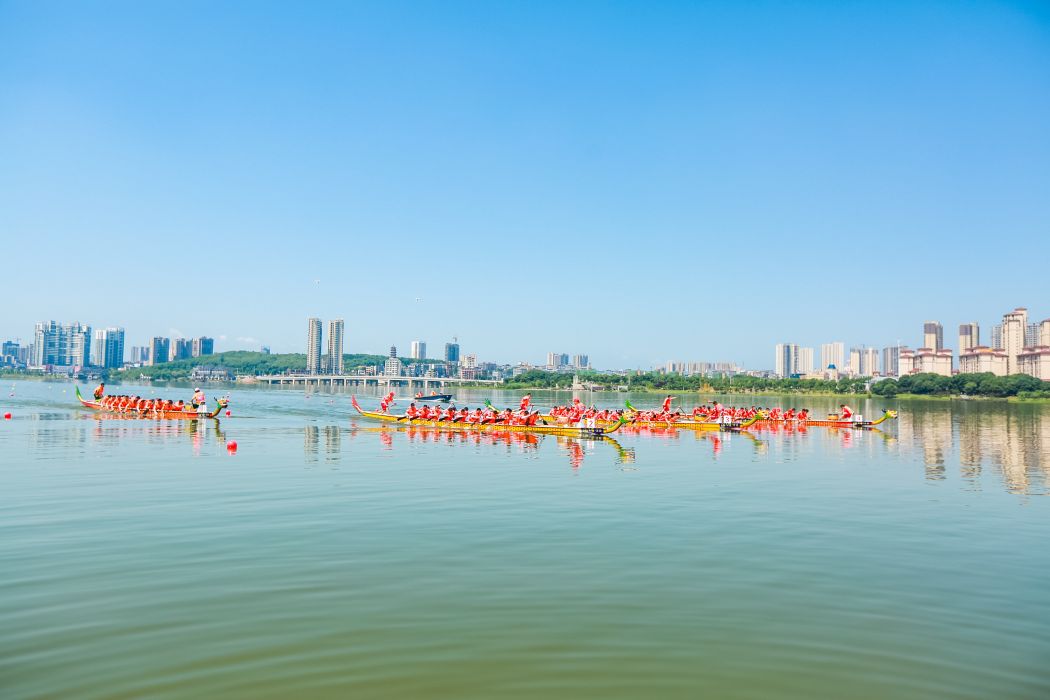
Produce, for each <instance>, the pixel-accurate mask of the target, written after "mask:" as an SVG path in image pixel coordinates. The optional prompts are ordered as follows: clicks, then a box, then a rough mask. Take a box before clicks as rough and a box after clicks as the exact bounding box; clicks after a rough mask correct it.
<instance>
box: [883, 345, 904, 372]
mask: <svg viewBox="0 0 1050 700" xmlns="http://www.w3.org/2000/svg"><path fill="white" fill-rule="evenodd" d="M900 351H901V348H900V347H899V346H897V345H890V346H889V347H885V348H883V349H882V375H883V376H884V377H898V376H900V367H901V364H900Z"/></svg>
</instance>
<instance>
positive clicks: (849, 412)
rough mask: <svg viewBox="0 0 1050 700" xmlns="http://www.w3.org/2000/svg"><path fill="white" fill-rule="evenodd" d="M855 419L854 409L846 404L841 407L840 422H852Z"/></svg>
mask: <svg viewBox="0 0 1050 700" xmlns="http://www.w3.org/2000/svg"><path fill="white" fill-rule="evenodd" d="M851 418H853V409H852V408H850V407H849V406H847V405H846V404H840V405H839V420H850V419H851Z"/></svg>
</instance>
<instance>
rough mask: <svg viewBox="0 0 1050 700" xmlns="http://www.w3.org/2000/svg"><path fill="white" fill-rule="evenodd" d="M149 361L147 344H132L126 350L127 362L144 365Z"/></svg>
mask: <svg viewBox="0 0 1050 700" xmlns="http://www.w3.org/2000/svg"><path fill="white" fill-rule="evenodd" d="M148 362H149V346H148V345H132V346H131V350H129V351H128V363H129V364H133V365H144V364H146V363H148Z"/></svg>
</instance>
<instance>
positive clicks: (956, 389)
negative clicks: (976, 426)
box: [871, 372, 1050, 399]
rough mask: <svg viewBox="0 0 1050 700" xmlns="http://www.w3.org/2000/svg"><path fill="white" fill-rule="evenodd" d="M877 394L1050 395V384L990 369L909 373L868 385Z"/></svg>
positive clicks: (1040, 396) (1040, 397)
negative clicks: (951, 372)
mask: <svg viewBox="0 0 1050 700" xmlns="http://www.w3.org/2000/svg"><path fill="white" fill-rule="evenodd" d="M871 393H872V394H874V395H876V396H886V397H895V396H898V395H901V394H906V395H909V396H940V397H962V396H967V397H969V396H973V397H988V398H1013V397H1016V398H1018V399H1044V398H1050V384H1048V383H1047V382H1044V381H1042V380H1040V379H1036V378H1035V377H1033V376H1030V375H1027V374H1011V375H1010V376H1008V377H997V376H996V375H994V374H992V373H991V372H984V373H980V374H956V375H952V376H951V377H945V376H942V375H940V374H912V375H908V376H905V377H901V378H899V379H884V380H882V381H881V382H876V383H875V384H873V385H872V387H871Z"/></svg>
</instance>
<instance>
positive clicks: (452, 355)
mask: <svg viewBox="0 0 1050 700" xmlns="http://www.w3.org/2000/svg"><path fill="white" fill-rule="evenodd" d="M445 362H459V339H458V338H453V339H452V342H451V343H445Z"/></svg>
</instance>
